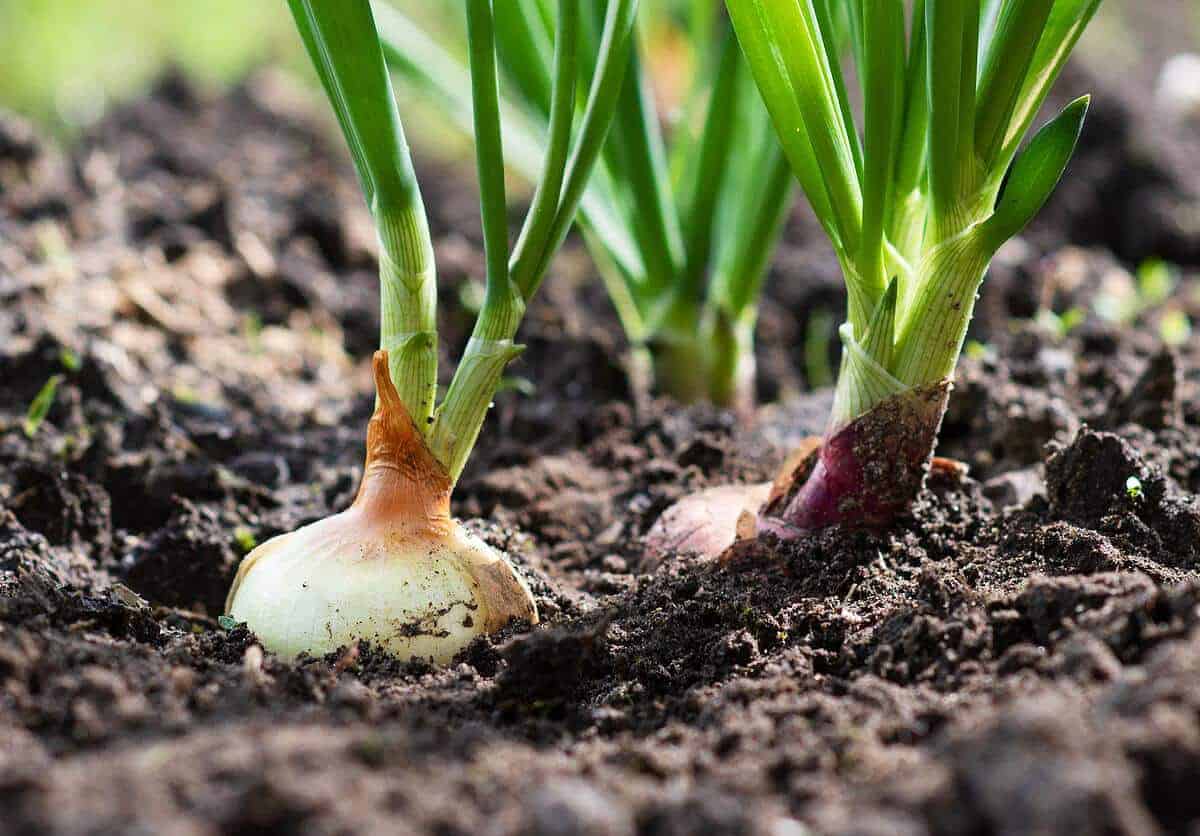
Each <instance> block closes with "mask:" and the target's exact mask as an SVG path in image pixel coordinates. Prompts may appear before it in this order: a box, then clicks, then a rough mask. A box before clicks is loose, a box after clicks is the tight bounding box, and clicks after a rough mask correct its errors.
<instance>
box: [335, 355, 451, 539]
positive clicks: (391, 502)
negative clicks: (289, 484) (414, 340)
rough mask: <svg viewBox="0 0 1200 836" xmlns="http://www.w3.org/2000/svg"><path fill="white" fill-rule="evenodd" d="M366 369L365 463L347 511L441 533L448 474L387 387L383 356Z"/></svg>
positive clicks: (446, 517) (445, 526) (446, 515)
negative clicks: (370, 384)
mask: <svg viewBox="0 0 1200 836" xmlns="http://www.w3.org/2000/svg"><path fill="white" fill-rule="evenodd" d="M372 366H373V370H374V374H375V392H376V396H377V397H376V401H375V413H374V414H373V415H372V416H371V421H370V423H369V424H368V425H367V460H366V465H365V466H364V468H363V478H362V482H361V483H360V484H359V487H358V494H357V495H356V496H355V498H354V504H353V506H351V507H352V510H355V511H357V512H358V513H360V514H362V515H363V517H364V518H365V521H366V522H368V523H378V524H385V525H388V526H389V527H396V528H400V529H402V530H404V531H405V532H407V533H411V534H421V535H429V536H442V535H445V534H446V533H447V532H448V531H449V530H450V527H451V525H452V522H451V519H450V493H451V490H452V488H453V485H452V483H451V480H450V476H449V474H448V473H447V472H446V468H445V467H444V466H443V465H442V463H441V462H439V461H438V460H437V458H436V457H435V456H434V455H433V453H432V452H430V450H429V446H428V445H427V444H426V443H425V437H424V436H423V435H422V434H421V431H420V429H418V428H417V426H416V424H415V423H414V422H413V420H412V417H411V416H410V415H409V413H408V410H407V409H406V408H405V406H404V402H403V401H402V400H401V399H400V395H399V393H397V391H396V387H395V386H394V385H393V384H392V379H391V374H390V372H389V368H388V356H387V352H386V351H377V352H375V356H374V358H373V359H372Z"/></svg>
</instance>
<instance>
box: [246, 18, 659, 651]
mask: <svg viewBox="0 0 1200 836" xmlns="http://www.w3.org/2000/svg"><path fill="white" fill-rule="evenodd" d="M464 2H465V6H466V17H467V22H468V32H467V35H468V38H467V40H468V51H469V56H470V63H469V83H470V112H471V117H472V123H473V126H474V136H475V145H476V156H477V162H478V174H479V190H480V207H481V216H482V225H483V237H484V249H485V256H486V290H485V295H484V301H483V305H482V308H481V310H480V312H479V315H478V318H477V320H476V323H475V328H474V331H473V333H472V335H471V339H470V342H469V343H468V345H467V347H466V349H465V352H464V354H463V356H462V358H461V360H460V361H459V364H458V367H457V369H456V370H455V373H454V375H453V379H452V380H451V383H450V386H449V389H448V391H447V392H446V394H445V397H444V398H443V399H442V400H441V402H440V403H437V402H436V395H437V357H438V345H437V344H438V336H437V316H436V314H437V287H436V279H435V265H434V255H433V246H432V243H431V239H430V233H429V227H428V223H427V221H426V215H425V208H424V204H423V202H422V199H421V192H420V188H419V185H418V183H417V178H416V175H415V173H414V170H413V164H412V160H411V157H410V153H409V148H408V145H407V142H406V140H405V135H404V130H403V128H402V125H401V120H400V116H399V113H398V107H397V104H396V101H395V97H394V95H393V91H392V87H391V81H390V78H389V74H388V70H387V66H386V64H385V61H384V56H383V50H382V47H381V45H380V41H379V34H378V30H377V27H376V21H375V18H374V15H373V13H372V10H371V6H370V4H369V2H368V0H289V6H290V8H291V12H292V15H293V17H294V19H295V23H296V26H297V29H298V30H299V33H300V35H301V37H302V39H303V41H304V45H305V47H306V48H307V51H308V54H309V56H310V58H311V59H312V62H313V65H314V66H315V67H316V70H317V74H318V76H319V77H320V80H321V83H322V85H323V87H324V89H325V93H326V94H327V96H328V99H329V101H330V103H331V104H332V106H333V110H334V113H335V114H336V116H337V120H338V123H339V125H340V127H341V131H342V133H343V135H344V136H345V139H346V143H347V145H348V146H349V149H350V152H351V156H352V158H353V161H354V166H355V169H356V171H357V173H358V178H359V181H360V185H361V187H362V191H363V195H364V196H365V198H366V201H367V205H368V206H369V208H370V210H371V213H372V215H373V217H374V220H375V225H376V229H377V232H378V238H379V265H380V308H381V321H382V332H381V335H380V344H381V350H380V351H379V352H377V353H376V355H375V358H374V371H375V384H376V391H377V400H376V408H375V413H374V415H373V416H372V418H371V421H370V424H369V426H368V429H367V457H366V466H365V469H364V473H363V478H362V483H361V485H360V487H359V491H358V495H357V497H356V499H355V500H354V503H353V505H352V506H351V507H350V508H349V509H348V510H346V511H344V512H342V513H340V514H336V515H334V516H332V517H329V518H326V519H323V520H320V521H318V522H316V523H313V524H311V525H307V526H305V527H303V528H301V529H299V530H297V531H295V532H292V533H290V534H285V535H282V536H280V537H276V538H274V539H272V540H270V541H268V542H267V543H264V544H263V545H262V546H259V547H258V548H256V549H254V550H253V551H252V552H251V553H250V554H249V555H247V556H246V558H245V560H244V561H243V563H242V565H241V566H240V567H239V569H238V573H237V578H236V579H235V581H234V584H233V588H232V589H231V590H230V593H229V600H228V604H227V609H228V611H229V614H230V616H231V617H233V618H235V619H237V620H238V621H244V622H247V623H248V624H249V626H250V627H251V628H252V629H253V630H254V632H255V633H257V635H258V636H259V638H260V639H261V640H262V641H263V643H264V645H265V646H266V647H267V648H268V649H270V650H274V651H276V652H278V653H281V654H285V655H295V654H298V653H301V652H309V653H321V652H327V651H330V650H334V649H336V648H337V647H339V646H341V645H346V644H349V643H352V642H353V641H355V640H357V639H366V640H370V641H372V642H375V643H377V644H379V645H381V646H383V647H384V648H386V649H387V650H389V651H391V652H393V653H395V654H396V655H398V656H402V657H424V658H432V659H434V660H437V661H445V660H448V659H449V658H450V657H451V656H453V655H454V653H455V652H457V651H458V650H459V649H461V648H462V647H463V646H464V645H465V644H466V643H467V642H468V641H470V640H471V638H473V637H474V636H476V635H478V634H480V633H484V632H488V631H492V630H495V629H498V628H500V627H502V626H503V625H504V624H506V623H507V622H508V621H509V620H510V619H511V618H523V619H527V620H529V621H536V620H537V610H536V607H535V604H534V601H533V598H532V597H531V595H530V593H529V590H528V589H527V588H526V586H525V584H524V583H523V582H522V581H521V580H520V578H519V577H518V576H517V575H516V573H515V572H514V571H513V569H512V567H511V566H510V565H509V564H508V562H507V561H506V560H505V559H504V558H503V556H502V555H500V554H498V553H496V552H495V551H493V550H492V549H491V548H490V547H488V546H487V545H486V544H484V543H483V542H482V541H481V540H479V539H478V538H476V537H474V536H473V535H471V534H470V533H468V532H467V531H466V530H465V529H464V528H463V527H462V526H461V525H460V524H459V523H458V522H457V521H455V520H454V519H453V518H452V517H451V516H450V494H451V491H452V490H453V487H454V483H455V481H456V480H457V479H458V477H459V474H460V473H461V472H462V469H463V466H464V464H465V463H466V461H467V457H468V456H469V454H470V452H471V449H472V447H473V446H474V444H475V441H476V439H477V437H478V435H479V431H480V427H481V426H482V424H483V421H484V418H485V416H486V414H487V411H488V408H489V406H490V404H491V400H492V397H493V395H494V394H495V392H496V390H497V387H498V386H499V384H500V380H501V374H502V372H503V371H504V368H505V366H506V365H507V364H508V363H509V362H510V361H511V360H512V359H513V358H514V357H516V356H517V354H519V353H520V351H521V346H519V345H517V344H516V343H515V342H514V338H515V336H516V332H517V327H518V325H519V324H520V322H521V318H522V315H523V314H524V312H525V307H526V304H527V303H528V301H529V299H530V297H531V296H532V295H533V294H534V292H536V290H537V288H538V285H539V284H540V282H541V280H542V277H543V276H544V274H545V272H546V270H547V268H548V266H549V263H550V259H551V257H552V256H553V254H554V252H555V250H556V249H557V248H558V247H559V246H560V245H561V243H562V241H563V239H564V237H565V236H566V233H567V230H568V228H569V227H570V225H571V223H572V222H573V219H574V218H575V215H576V211H577V207H578V204H579V201H580V200H581V198H582V196H583V193H584V189H585V185H586V183H587V181H588V178H589V175H590V174H591V172H592V170H593V168H594V166H595V164H596V161H597V159H598V158H599V156H600V154H601V151H602V147H603V144H604V140H605V135H606V133H607V132H608V129H609V126H610V124H611V122H612V118H613V114H614V112H615V111H616V109H617V106H618V100H619V97H620V92H621V89H622V87H621V85H622V81H623V76H624V73H625V69H626V67H627V65H628V63H629V53H630V48H631V43H632V30H633V21H634V16H635V12H636V7H637V0H613V2H612V3H609V4H608V6H607V8H606V10H605V14H604V16H603V18H602V19H601V20H597V21H592V20H591V19H590V18H589V17H588V15H587V13H585V12H584V11H583V6H584V4H580V3H579V2H578V1H577V0H561V2H559V3H558V4H557V9H556V11H557V14H556V15H555V16H554V33H553V37H552V44H553V46H552V52H553V58H552V61H551V67H550V70H549V79H548V84H549V86H550V94H549V95H550V98H551V101H552V103H553V104H552V106H551V109H550V116H549V119H550V124H551V126H552V129H551V131H550V136H549V139H548V141H547V143H546V145H545V148H544V154H543V155H542V160H541V169H540V173H539V175H538V178H537V190H536V195H535V197H534V200H533V205H532V206H531V207H530V209H529V212H528V214H527V215H526V217H525V221H524V225H523V226H522V228H521V231H520V235H519V237H518V239H517V241H516V244H515V246H512V247H510V245H509V237H508V229H507V222H506V198H505V180H504V159H505V151H506V146H505V142H504V141H503V140H502V134H501V114H500V102H499V94H498V83H497V59H496V44H497V40H498V34H499V33H500V32H502V31H503V30H504V28H505V26H506V18H507V16H508V14H507V11H506V10H499V12H498V13H494V12H493V8H492V2H491V0H464ZM550 11H555V10H550ZM593 24H594V25H595V26H596V27H597V31H596V32H595V33H594V34H587V30H588V27H590V26H592V25H593ZM577 96H578V97H579V98H580V99H581V100H582V101H581V103H577Z"/></svg>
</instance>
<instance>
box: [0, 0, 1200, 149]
mask: <svg viewBox="0 0 1200 836" xmlns="http://www.w3.org/2000/svg"><path fill="white" fill-rule="evenodd" d="M715 1H716V0H643V21H644V25H643V32H654V31H655V30H656V29H657V30H658V31H660V32H661V31H663V28H662V27H661V26H657V25H656V23H661V21H662V20H663V19H664V16H665V15H670V14H672V13H679V14H682V13H686V11H687V9H688V8H689V7H690V6H693V5H697V4H706V3H712V2H715ZM394 2H395V3H396V5H397V6H398V7H399V8H401V9H402V10H403V11H405V12H406V13H408V14H409V15H410V16H413V17H417V18H420V19H422V20H423V21H424V22H425V23H427V24H430V25H432V26H433V27H435V28H441V29H446V28H449V29H455V28H456V27H457V18H458V17H459V15H460V14H461V10H460V8H459V7H460V6H461V3H460V2H456V0H434V2H429V0H394ZM1143 2H1145V0H1108V2H1106V3H1105V5H1104V6H1103V7H1102V10H1101V15H1100V18H1099V19H1098V20H1097V21H1096V24H1095V25H1093V27H1092V29H1091V31H1090V32H1089V34H1088V36H1087V38H1088V40H1087V41H1085V43H1084V44H1083V46H1082V51H1083V53H1084V55H1085V58H1086V56H1087V55H1088V54H1089V53H1090V54H1091V55H1092V56H1095V57H1097V58H1100V59H1103V60H1107V61H1108V62H1109V63H1108V65H1107V68H1108V69H1109V70H1110V71H1111V70H1112V68H1113V67H1112V64H1113V61H1114V58H1115V59H1116V60H1117V62H1118V63H1136V61H1137V56H1136V55H1131V54H1130V52H1131V51H1133V52H1136V51H1137V46H1136V44H1137V41H1138V39H1137V38H1136V37H1129V33H1130V32H1131V31H1133V30H1134V29H1136V28H1137V23H1136V21H1137V15H1138V8H1139V7H1140V6H1141V4H1142V3H1143ZM1177 2H1180V0H1153V4H1154V5H1157V4H1159V3H1164V4H1166V5H1171V6H1173V5H1174V4H1175V3H1177ZM1182 5H1183V7H1185V8H1186V7H1187V6H1192V7H1193V8H1194V9H1195V12H1194V14H1193V17H1194V18H1195V20H1196V26H1195V29H1194V35H1193V43H1195V44H1200V0H1182ZM656 41H657V43H658V44H659V45H662V46H663V47H665V50H664V51H665V52H667V53H671V52H673V51H674V50H672V49H671V48H670V41H669V39H668V38H663V39H657V38H656ZM1121 53H1124V55H1122V54H1121ZM270 63H275V64H283V65H284V66H286V67H288V68H290V69H292V70H295V71H296V72H298V73H301V74H305V75H307V74H308V73H309V70H308V67H307V63H306V62H305V61H303V60H302V57H301V56H300V52H299V47H298V43H297V40H296V37H295V35H294V33H293V31H292V24H291V17H290V15H289V14H288V12H287V8H286V4H285V2H284V0H0V107H4V108H8V109H11V110H16V111H17V112H19V113H22V114H24V115H27V116H30V117H32V118H33V119H34V120H35V121H37V122H39V123H40V124H42V125H43V126H44V127H46V128H48V129H49V130H51V131H53V132H55V133H58V134H62V135H68V136H69V135H70V134H71V133H73V132H75V131H77V130H79V129H80V128H83V127H86V126H87V125H88V124H89V123H90V122H92V121H94V120H95V119H97V118H99V116H100V115H101V114H102V113H103V112H104V110H105V108H106V107H107V106H108V105H109V104H111V103H112V102H114V101H119V100H121V99H124V98H128V97H130V96H133V95H136V94H137V93H139V92H140V91H142V90H143V89H145V87H146V86H147V85H148V84H150V83H151V82H152V81H153V80H154V79H155V78H156V77H157V76H159V75H160V74H161V73H162V72H163V71H164V70H165V69H166V68H167V67H169V66H177V67H181V68H182V69H183V70H184V71H185V72H187V73H188V74H189V75H190V76H191V77H192V78H194V79H195V80H197V81H198V82H199V83H201V84H207V85H221V84H226V83H229V82H232V81H236V80H237V79H238V78H240V77H242V76H243V75H245V73H246V72H248V71H249V70H251V69H253V68H254V67H257V66H262V65H264V64H270ZM309 77H310V78H311V76H309Z"/></svg>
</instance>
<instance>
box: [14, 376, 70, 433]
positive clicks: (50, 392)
mask: <svg viewBox="0 0 1200 836" xmlns="http://www.w3.org/2000/svg"><path fill="white" fill-rule="evenodd" d="M62 381H63V376H62V375H61V374H56V375H51V376H50V378H49V379H48V380H47V381H46V382H45V383H44V384H42V388H41V389H39V390H38V393H37V394H36V395H34V396H33V400H32V401H30V402H29V409H28V410H26V412H25V423H24V425H23V429H24V430H25V435H26V437H27V438H33V437H34V436H35V435H37V431H38V428H39V427H41V426H42V422H43V421H45V420H46V415H47V414H48V413H49V412H50V407H52V406H54V396H55V395H56V394H58V385H59V384H60V383H62Z"/></svg>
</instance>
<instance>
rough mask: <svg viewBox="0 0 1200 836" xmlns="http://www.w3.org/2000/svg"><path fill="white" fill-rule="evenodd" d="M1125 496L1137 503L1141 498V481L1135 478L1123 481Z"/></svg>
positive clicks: (1131, 477)
mask: <svg viewBox="0 0 1200 836" xmlns="http://www.w3.org/2000/svg"><path fill="white" fill-rule="evenodd" d="M1125 495H1126V496H1128V497H1129V498H1130V499H1132V500H1133V501H1134V502H1138V501H1140V500H1141V499H1142V497H1143V491H1142V480H1141V479H1139V478H1137V477H1136V476H1130V477H1129V478H1128V479H1126V480H1125Z"/></svg>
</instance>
